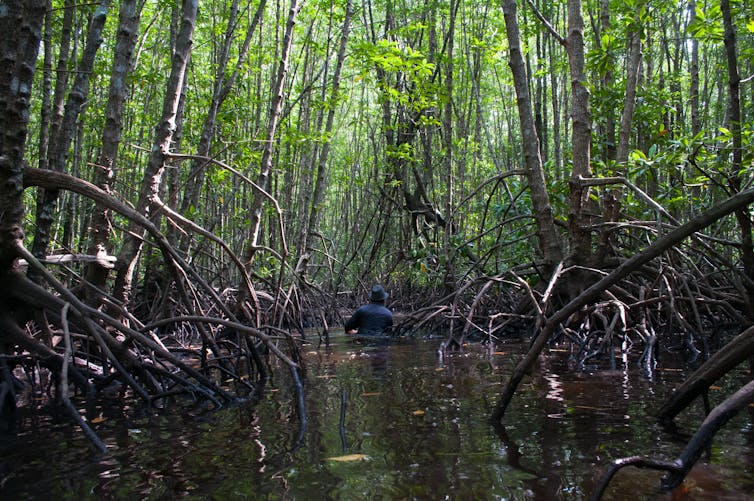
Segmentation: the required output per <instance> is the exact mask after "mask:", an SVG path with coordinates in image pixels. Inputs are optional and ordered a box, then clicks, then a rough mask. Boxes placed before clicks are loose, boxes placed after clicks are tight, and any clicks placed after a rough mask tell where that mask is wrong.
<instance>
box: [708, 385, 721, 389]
mask: <svg viewBox="0 0 754 501" xmlns="http://www.w3.org/2000/svg"><path fill="white" fill-rule="evenodd" d="M709 389H710V390H722V388H721V387H719V386H715V385H711V386H710V387H709Z"/></svg>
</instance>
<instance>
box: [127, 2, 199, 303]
mask: <svg viewBox="0 0 754 501" xmlns="http://www.w3.org/2000/svg"><path fill="white" fill-rule="evenodd" d="M197 7H198V0H184V1H183V10H182V13H181V23H180V30H179V33H178V37H177V38H176V45H175V51H174V53H173V58H172V67H171V71H170V78H169V80H168V84H167V89H166V91H165V97H164V100H163V107H162V116H161V118H160V123H159V124H158V125H157V129H156V130H155V138H154V142H153V144H152V151H151V153H150V156H149V161H148V163H147V167H146V169H145V171H144V178H143V182H142V186H141V190H140V192H139V199H138V201H137V203H136V208H137V210H138V211H139V212H140V213H141V214H144V215H145V216H146V217H147V218H153V217H154V214H153V211H154V208H155V203H156V202H157V201H158V198H159V197H158V194H159V190H160V185H161V184H162V176H163V174H164V172H165V164H166V161H167V154H168V153H169V151H170V145H171V141H172V139H173V134H174V133H175V128H176V116H177V113H178V106H179V102H180V95H181V88H182V87H183V80H184V78H185V75H186V66H187V63H188V59H189V56H190V54H191V45H192V43H193V41H192V37H193V33H194V25H195V23H196V13H197ZM143 238H144V230H143V229H142V228H141V227H139V226H137V225H135V224H129V226H128V231H127V232H126V236H125V238H124V242H123V247H122V248H121V251H120V253H119V254H118V262H117V265H116V269H117V276H116V278H115V286H114V290H113V296H114V297H115V299H116V300H118V301H119V302H121V303H122V304H123V305H124V306H128V304H129V302H130V299H131V287H132V283H133V279H134V276H133V275H134V269H135V267H136V263H137V260H138V256H139V252H140V250H141V246H142V242H143Z"/></svg>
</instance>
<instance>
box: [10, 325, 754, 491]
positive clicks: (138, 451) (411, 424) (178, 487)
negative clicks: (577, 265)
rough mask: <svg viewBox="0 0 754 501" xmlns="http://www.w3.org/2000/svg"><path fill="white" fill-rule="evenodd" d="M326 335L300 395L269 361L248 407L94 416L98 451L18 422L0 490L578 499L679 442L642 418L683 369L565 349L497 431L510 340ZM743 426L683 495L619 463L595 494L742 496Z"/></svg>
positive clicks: (548, 361) (745, 476)
mask: <svg viewBox="0 0 754 501" xmlns="http://www.w3.org/2000/svg"><path fill="white" fill-rule="evenodd" d="M330 341H331V342H330V344H329V346H324V345H323V346H322V347H321V348H320V349H311V350H310V351H309V352H307V353H305V354H304V362H305V365H306V376H305V377H304V378H302V379H301V384H302V387H303V390H304V391H303V393H300V396H301V398H297V393H296V391H297V390H296V382H295V378H294V377H293V374H292V373H289V372H288V370H287V368H285V367H273V380H272V381H271V382H270V384H269V385H268V387H267V388H266V391H265V393H264V395H263V396H262V402H261V403H260V404H259V405H257V406H241V407H237V408H234V409H229V410H227V411H223V412H220V413H216V414H212V415H208V416H204V417H203V419H202V420H201V421H198V420H196V419H189V418H187V417H186V416H182V415H179V414H174V415H170V414H168V415H165V414H163V415H160V416H153V415H148V414H144V415H139V416H136V415H131V416H130V417H129V421H124V420H122V419H116V418H115V417H113V418H112V419H110V420H106V421H104V422H103V423H102V424H100V425H98V426H99V427H98V430H97V431H98V433H99V434H100V436H101V437H102V438H103V440H105V441H106V442H107V443H108V445H110V446H111V447H112V448H113V453H112V454H111V456H110V457H108V458H105V459H103V460H93V459H92V458H91V454H90V453H89V449H88V445H87V442H86V439H83V438H80V434H78V433H76V432H75V430H72V429H71V428H70V427H67V426H62V425H61V424H56V425H55V426H51V425H50V423H42V424H39V423H38V424H37V425H36V426H31V421H30V420H28V419H27V420H23V419H21V420H19V423H20V428H21V430H20V431H19V433H20V436H19V437H18V439H17V440H15V441H13V442H6V441H4V442H3V443H2V444H1V445H0V452H1V453H2V454H3V457H4V461H3V464H2V469H0V471H2V475H3V477H2V479H1V480H2V482H1V483H0V485H1V486H2V491H0V496H1V497H2V498H3V499H37V498H40V497H41V498H49V497H60V498H75V499H100V498H123V497H133V498H134V499H136V498H144V497H151V498H159V497H162V498H176V497H186V496H190V497H193V498H196V499H206V498H214V499H243V498H246V499H258V498H273V499H282V498H286V499H444V498H450V499H581V498H583V497H585V496H586V495H587V494H588V493H589V492H590V490H591V488H592V487H593V486H594V483H595V482H596V481H597V480H598V478H599V477H600V475H601V474H602V472H603V471H604V467H605V466H606V465H607V464H608V463H609V462H610V460H611V459H613V458H616V457H622V456H626V455H631V454H660V455H662V457H665V458H673V457H675V455H676V454H677V453H678V451H680V450H681V449H682V448H683V445H684V442H683V437H681V436H675V435H672V434H670V433H668V432H666V431H665V430H662V429H661V428H659V427H658V426H657V425H656V424H655V421H654V419H653V418H652V417H651V416H650V415H649V413H650V411H651V410H653V409H655V408H656V407H657V404H658V402H659V401H660V400H661V399H662V398H664V396H665V395H667V394H668V393H669V392H670V390H671V389H672V388H673V387H674V386H675V385H676V384H677V383H678V382H679V381H680V380H681V378H682V377H683V373H682V372H677V371H671V370H661V369H662V367H658V368H657V370H655V372H654V375H653V378H654V380H653V381H649V380H648V379H647V378H646V377H644V376H643V375H642V373H641V371H640V370H639V369H638V368H637V367H636V366H635V365H634V367H631V365H630V363H628V364H625V363H624V364H622V366H620V367H618V368H617V369H616V370H615V371H611V372H603V373H585V372H578V371H575V370H574V368H573V367H572V366H570V365H569V358H568V353H565V352H557V351H553V352H550V353H549V354H545V356H543V357H542V360H541V363H542V367H541V369H542V370H535V371H534V372H533V374H532V375H531V376H530V377H529V378H528V379H525V380H524V382H523V384H522V385H521V387H520V389H519V392H518V393H517V395H516V397H515V399H514V401H513V403H512V405H511V407H510V408H509V410H508V412H507V413H506V418H505V422H504V423H503V425H502V426H491V425H490V422H489V416H490V406H489V404H488V403H487V402H488V401H494V400H496V399H497V396H498V393H499V391H500V390H501V387H502V386H501V382H502V380H503V379H504V377H505V376H506V375H507V374H509V373H510V371H511V370H512V368H513V367H514V366H515V363H516V362H517V360H518V357H519V356H520V355H519V354H520V353H522V352H523V351H524V350H525V348H526V345H525V344H522V345H516V344H511V345H507V346H503V347H498V348H497V349H495V350H489V349H487V347H482V346H473V345H470V346H467V347H464V350H463V351H462V352H454V353H451V352H448V353H444V354H443V358H442V359H441V360H440V359H438V353H437V347H438V342H437V341H416V342H408V341H406V342H399V343H394V344H393V345H391V346H364V345H355V344H352V343H350V342H348V341H349V340H348V338H346V337H345V336H342V335H334V336H333V337H332V338H331V339H330ZM619 362H620V361H619ZM115 415H116V414H113V416H115ZM700 419H701V415H700V413H699V412H698V409H695V410H692V412H691V413H689V415H688V416H684V417H683V418H682V419H681V420H680V421H679V426H680V427H681V428H682V429H685V430H689V429H693V427H695V425H696V424H698V423H699V422H700ZM747 419H749V417H747V416H740V417H738V418H736V419H734V420H733V421H731V423H730V424H729V426H728V428H726V430H724V431H723V432H722V433H721V435H720V436H719V437H717V438H716V440H715V450H714V454H713V457H712V463H711V464H702V465H700V467H699V468H698V469H695V470H694V471H692V474H691V476H690V479H689V482H688V483H687V484H686V486H685V487H684V489H686V492H685V493H684V492H682V491H678V492H675V493H673V494H669V493H664V492H661V491H660V490H659V487H658V486H659V478H660V474H655V473H654V472H648V471H630V470H626V471H623V472H621V473H620V474H619V475H618V476H617V477H616V478H615V480H614V484H612V485H611V489H610V491H609V499H617V500H621V499H631V500H633V499H671V497H673V498H674V499H713V498H719V497H725V496H727V497H728V498H736V499H745V498H746V496H748V493H749V492H752V491H754V481H752V478H753V477H754V475H752V473H754V472H753V471H752V470H753V469H754V467H753V466H752V465H754V459H752V455H753V453H752V450H754V444H752V434H753V432H752V431H751V425H750V422H749V421H748V420H747ZM39 451H45V454H44V460H40V457H39ZM333 458H339V459H342V460H338V461H335V460H333Z"/></svg>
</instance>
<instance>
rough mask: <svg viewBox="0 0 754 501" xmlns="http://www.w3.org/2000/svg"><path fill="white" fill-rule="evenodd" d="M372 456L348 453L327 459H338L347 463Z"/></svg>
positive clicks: (327, 459)
mask: <svg viewBox="0 0 754 501" xmlns="http://www.w3.org/2000/svg"><path fill="white" fill-rule="evenodd" d="M369 459H370V458H369V456H367V455H366V454H346V455H345V456H337V457H332V458H326V459H325V460H326V461H338V462H340V463H347V462H349V461H368V460H369Z"/></svg>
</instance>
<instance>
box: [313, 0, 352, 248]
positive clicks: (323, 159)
mask: <svg viewBox="0 0 754 501" xmlns="http://www.w3.org/2000/svg"><path fill="white" fill-rule="evenodd" d="M352 16H353V0H347V2H346V13H345V18H344V19H343V31H342V33H341V35H340V46H339V47H338V55H337V59H336V63H335V72H334V74H333V77H332V90H331V93H330V99H329V102H330V105H329V106H328V112H327V120H326V123H325V132H324V136H325V142H324V144H323V145H322V150H321V151H320V154H319V158H318V159H317V173H316V178H315V182H314V193H313V194H312V205H311V209H310V212H309V222H308V223H307V225H306V228H307V231H306V233H305V235H306V236H305V239H304V241H305V245H304V252H309V250H310V248H311V247H312V241H313V235H314V232H316V231H317V227H318V225H319V221H320V211H321V207H320V206H321V204H322V200H323V199H324V195H325V185H326V182H327V179H326V176H325V173H326V168H327V159H328V156H329V154H330V136H331V134H332V130H333V124H334V122H335V112H336V111H337V109H338V108H337V104H338V98H339V96H338V93H339V91H340V79H341V73H342V71H343V62H344V61H345V59H346V49H347V48H348V35H349V33H350V30H351V17H352Z"/></svg>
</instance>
